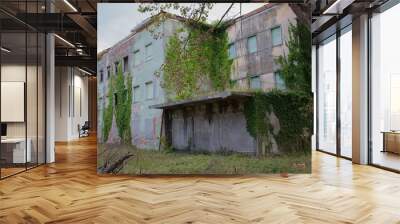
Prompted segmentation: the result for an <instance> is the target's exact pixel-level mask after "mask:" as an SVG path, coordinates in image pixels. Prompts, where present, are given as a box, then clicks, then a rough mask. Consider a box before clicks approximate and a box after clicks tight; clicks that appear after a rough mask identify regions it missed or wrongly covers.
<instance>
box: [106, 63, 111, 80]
mask: <svg viewBox="0 0 400 224" xmlns="http://www.w3.org/2000/svg"><path fill="white" fill-rule="evenodd" d="M110 77H111V67H110V66H107V79H109V78H110Z"/></svg>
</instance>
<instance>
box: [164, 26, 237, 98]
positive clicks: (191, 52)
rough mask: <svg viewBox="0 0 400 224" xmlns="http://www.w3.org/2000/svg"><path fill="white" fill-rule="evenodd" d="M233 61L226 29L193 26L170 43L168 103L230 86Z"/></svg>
mask: <svg viewBox="0 0 400 224" xmlns="http://www.w3.org/2000/svg"><path fill="white" fill-rule="evenodd" d="M231 65H232V60H231V59H230V58H229V55H228V36H227V33H226V27H225V26H224V25H222V26H218V27H214V26H211V25H207V24H204V23H195V24H191V25H190V26H189V28H188V32H187V33H184V32H183V31H182V32H177V33H175V34H174V35H173V36H172V37H171V38H170V39H169V41H168V45H167V49H166V58H165V64H164V66H163V69H162V70H163V72H164V74H163V82H162V85H163V87H164V89H165V91H166V93H167V94H168V98H169V99H174V100H179V99H186V98H190V97H193V96H196V95H200V94H202V93H206V92H210V91H221V90H224V89H226V88H228V87H229V86H230V72H231Z"/></svg>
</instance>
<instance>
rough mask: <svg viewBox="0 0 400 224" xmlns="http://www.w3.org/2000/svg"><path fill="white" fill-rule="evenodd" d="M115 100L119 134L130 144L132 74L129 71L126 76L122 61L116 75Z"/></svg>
mask: <svg viewBox="0 0 400 224" xmlns="http://www.w3.org/2000/svg"><path fill="white" fill-rule="evenodd" d="M114 100H115V120H116V123H117V129H118V135H119V137H120V138H121V140H122V141H123V142H124V143H126V144H128V143H130V142H131V111H132V76H131V75H130V73H129V72H127V73H126V75H125V76H124V72H123V71H122V63H119V64H118V68H117V74H116V76H115V81H114Z"/></svg>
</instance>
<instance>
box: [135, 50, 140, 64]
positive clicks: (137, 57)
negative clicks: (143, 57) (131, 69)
mask: <svg viewBox="0 0 400 224" xmlns="http://www.w3.org/2000/svg"><path fill="white" fill-rule="evenodd" d="M139 64H140V51H139V50H136V51H134V52H133V65H134V66H137V65H139Z"/></svg>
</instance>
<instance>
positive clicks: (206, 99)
mask: <svg viewBox="0 0 400 224" xmlns="http://www.w3.org/2000/svg"><path fill="white" fill-rule="evenodd" d="M253 95H254V94H253V93H252V92H239V91H224V92H219V93H215V94H211V95H206V96H200V97H196V98H192V99H187V100H180V101H175V102H168V103H163V104H156V105H151V106H149V108H151V109H171V108H179V107H185V106H191V105H196V104H202V103H211V102H217V101H223V100H228V99H239V98H241V99H243V98H249V97H252V96H253Z"/></svg>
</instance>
